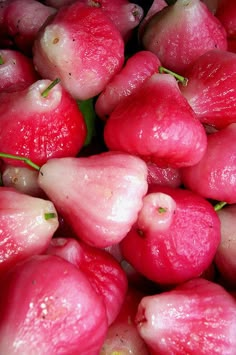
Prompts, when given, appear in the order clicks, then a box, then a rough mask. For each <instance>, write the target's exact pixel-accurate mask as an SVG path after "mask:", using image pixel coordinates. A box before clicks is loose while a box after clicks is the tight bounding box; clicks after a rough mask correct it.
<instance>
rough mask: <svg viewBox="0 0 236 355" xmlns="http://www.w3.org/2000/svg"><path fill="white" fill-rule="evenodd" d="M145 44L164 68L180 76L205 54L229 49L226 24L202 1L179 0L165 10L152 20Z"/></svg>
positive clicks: (144, 34) (144, 35)
mask: <svg viewBox="0 0 236 355" xmlns="http://www.w3.org/2000/svg"><path fill="white" fill-rule="evenodd" d="M141 41H142V44H143V47H144V48H145V49H147V50H150V51H152V52H153V53H155V54H156V55H157V56H158V57H159V58H160V61H161V63H162V65H163V66H164V67H167V68H168V69H170V70H172V71H174V72H177V73H179V74H183V73H184V72H185V70H186V69H187V68H188V67H191V64H192V63H193V62H194V61H195V60H196V59H197V58H198V57H199V56H200V55H202V54H203V53H205V52H207V51H209V50H212V49H215V48H218V49H221V50H227V36H226V31H225V29H224V27H223V25H222V24H221V22H220V21H219V20H218V19H217V18H216V17H215V16H214V15H213V14H212V13H211V11H210V10H209V9H208V8H207V6H206V5H205V4H204V3H203V2H202V1H200V0H188V1H186V0H177V1H176V2H175V3H174V4H173V5H171V6H167V7H164V8H163V9H162V10H161V11H159V12H158V13H157V14H155V15H154V16H153V17H152V18H151V19H150V21H149V22H148V24H147V25H146V27H145V30H144V32H143V34H142V37H141Z"/></svg>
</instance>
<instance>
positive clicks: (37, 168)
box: [0, 152, 40, 171]
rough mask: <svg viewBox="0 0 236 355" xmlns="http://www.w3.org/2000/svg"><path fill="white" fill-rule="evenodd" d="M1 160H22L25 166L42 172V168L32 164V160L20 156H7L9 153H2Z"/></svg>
mask: <svg viewBox="0 0 236 355" xmlns="http://www.w3.org/2000/svg"><path fill="white" fill-rule="evenodd" d="M0 158H7V159H13V160H20V161H23V162H24V163H25V164H27V165H29V166H30V167H31V168H33V169H35V170H38V171H39V170H40V166H39V165H37V164H35V163H34V162H32V160H30V159H28V158H25V157H21V156H19V155H13V154H7V153H2V152H0Z"/></svg>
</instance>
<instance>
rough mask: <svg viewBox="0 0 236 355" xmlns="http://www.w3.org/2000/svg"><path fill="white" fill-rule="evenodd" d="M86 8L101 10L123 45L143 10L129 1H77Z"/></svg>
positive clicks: (137, 22)
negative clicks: (115, 28)
mask: <svg viewBox="0 0 236 355" xmlns="http://www.w3.org/2000/svg"><path fill="white" fill-rule="evenodd" d="M79 1H80V2H81V3H84V4H86V5H88V6H94V7H98V8H100V9H102V10H103V11H104V13H105V14H106V15H107V16H108V17H109V18H110V19H111V21H112V22H113V23H114V24H115V26H116V27H117V29H118V30H119V32H120V33H121V35H122V38H123V39H124V41H125V43H127V42H128V40H129V39H130V37H131V35H132V32H133V29H134V28H136V27H137V26H138V25H139V23H140V21H141V19H142V17H143V14H144V11H143V8H142V7H141V6H139V5H138V4H136V3H135V2H132V1H129V0H116V1H113V0H79Z"/></svg>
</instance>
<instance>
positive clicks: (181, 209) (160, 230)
mask: <svg viewBox="0 0 236 355" xmlns="http://www.w3.org/2000/svg"><path fill="white" fill-rule="evenodd" d="M160 193H162V194H163V198H162V199H160V197H159V198H158V195H157V198H158V199H159V201H160V204H159V205H158V204H157V203H154V202H155V201H158V200H154V202H153V205H152V204H151V203H150V200H149V201H147V202H144V204H143V208H142V210H141V211H140V213H139V217H138V219H137V222H136V223H135V224H134V225H133V227H132V229H131V230H130V232H129V233H128V234H127V236H126V237H125V238H124V239H123V240H122V241H121V251H122V254H123V256H124V259H126V260H127V261H128V262H129V263H130V264H131V265H133V267H134V268H135V269H136V270H137V271H138V272H140V273H141V274H143V275H144V276H146V277H147V278H149V279H150V280H153V281H154V282H156V283H157V284H160V285H174V284H178V283H181V282H184V281H187V280H190V279H191V278H194V277H198V276H199V275H201V274H202V273H203V272H204V271H205V270H206V269H207V268H208V267H209V265H210V264H211V263H212V261H213V258H214V255H215V253H216V250H217V247H218V245H219V243H220V221H219V218H218V216H217V214H216V212H215V211H214V208H213V206H212V205H211V204H210V203H209V202H208V201H207V200H205V199H204V198H202V197H201V196H199V195H197V194H194V193H192V192H191V191H188V190H184V189H181V188H170V187H163V186H156V185H153V186H150V187H149V194H147V195H146V196H145V198H144V201H145V199H146V198H148V196H149V195H154V197H155V194H160ZM165 195H166V196H165ZM147 203H150V205H148V204H147ZM144 208H145V209H144ZM134 246H135V247H134ZM134 250H135V252H134Z"/></svg>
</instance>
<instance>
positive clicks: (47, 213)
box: [0, 187, 58, 274]
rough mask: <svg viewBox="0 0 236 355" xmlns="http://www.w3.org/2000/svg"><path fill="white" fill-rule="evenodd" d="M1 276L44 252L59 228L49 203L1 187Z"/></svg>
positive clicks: (53, 209)
mask: <svg viewBox="0 0 236 355" xmlns="http://www.w3.org/2000/svg"><path fill="white" fill-rule="evenodd" d="M0 225H1V228H0V244H1V250H0V273H1V274H2V273H3V272H5V271H6V270H8V269H9V268H11V267H12V266H13V265H15V264H16V263H17V262H19V261H21V260H24V259H26V258H27V257H29V256H32V255H34V254H40V253H42V252H44V251H45V250H46V249H47V247H48V245H49V244H50V241H51V238H52V236H53V234H54V232H55V231H56V229H57V228H58V218H57V212H56V210H55V207H54V205H53V203H52V202H51V201H48V200H44V199H40V198H36V197H32V196H28V195H25V194H23V193H20V192H18V191H16V190H15V189H13V188H8V187H0Z"/></svg>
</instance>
